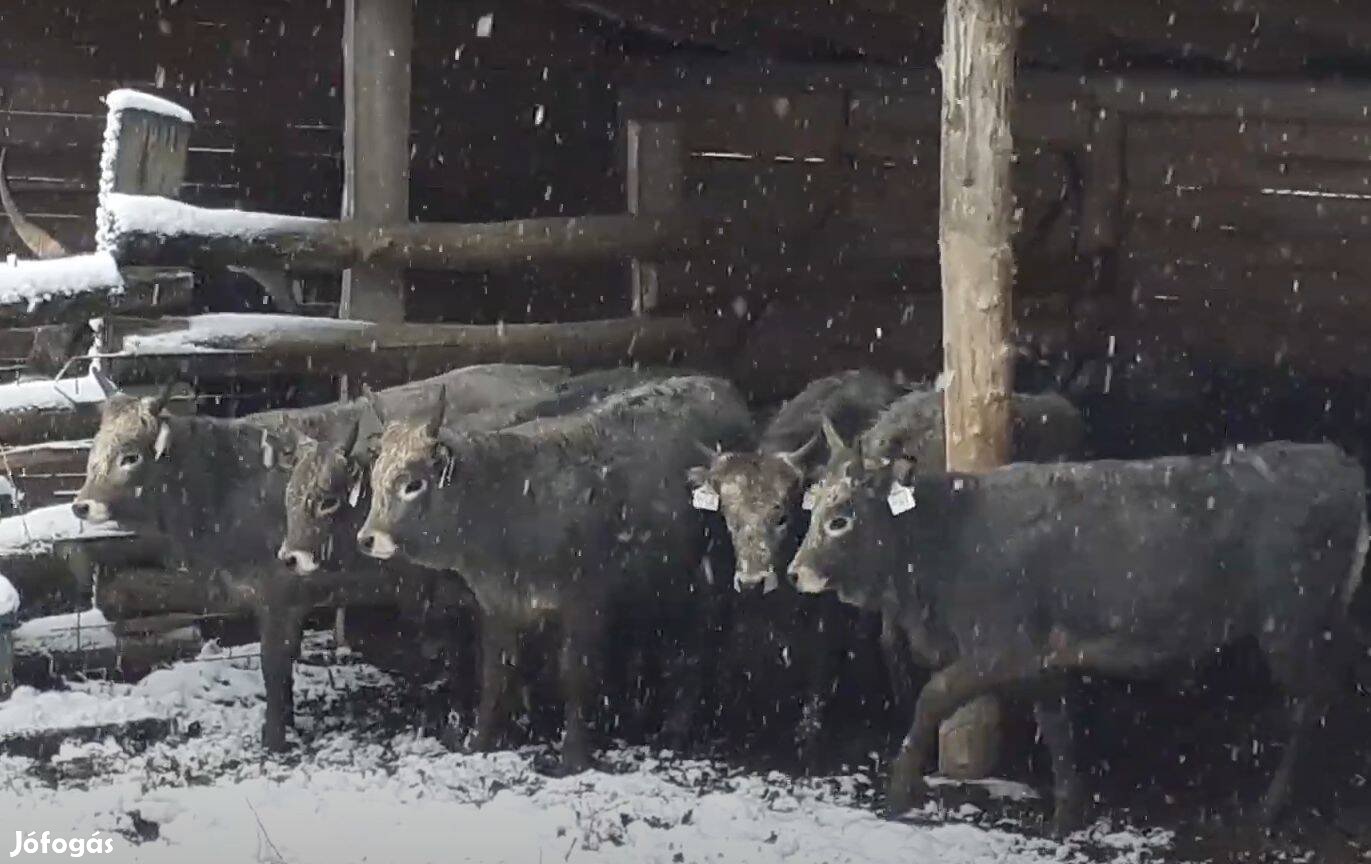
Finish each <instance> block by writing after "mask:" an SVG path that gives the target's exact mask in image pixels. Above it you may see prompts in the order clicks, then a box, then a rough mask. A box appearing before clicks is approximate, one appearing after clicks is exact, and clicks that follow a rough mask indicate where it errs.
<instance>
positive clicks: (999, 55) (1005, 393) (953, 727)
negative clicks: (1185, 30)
mask: <svg viewBox="0 0 1371 864" xmlns="http://www.w3.org/2000/svg"><path fill="white" fill-rule="evenodd" d="M1018 24H1019V21H1018V8H1017V2H1016V0H947V12H946V18H945V21H944V28H943V55H942V61H941V66H942V73H943V107H942V151H941V152H942V203H941V207H942V209H941V213H940V217H939V227H938V245H939V248H940V252H941V260H942V288H943V366H944V371H945V376H946V381H947V387H946V390H945V392H944V396H943V400H944V409H945V411H944V413H945V416H946V423H947V465H948V468H949V469H950V470H954V471H976V472H979V471H987V470H990V469H991V468H994V467H995V466H997V465H1003V464H1004V463H1005V462H1007V461H1008V460H1009V453H1010V394H1011V393H1012V391H1013V369H1014V367H1013V351H1012V347H1011V330H1010V328H1011V324H1012V320H1013V319H1012V312H1013V309H1012V307H1013V303H1012V288H1013V280H1014V254H1013V246H1012V245H1011V241H1012V238H1013V234H1014V229H1015V219H1014V194H1013V189H1012V186H1011V184H1010V168H1011V164H1012V160H1013V153H1014V140H1013V136H1012V134H1011V132H1010V125H1009V122H1010V106H1012V105H1013V104H1014V55H1015V48H1016V43H1017V40H1018ZM999 738H1000V735H999V708H998V705H997V704H996V703H995V701H994V700H993V699H983V700H978V701H977V702H973V703H972V704H970V705H968V706H966V707H965V708H964V709H963V710H962V711H960V712H958V713H957V714H956V715H955V716H953V717H951V718H950V719H948V721H947V722H946V723H944V724H943V728H942V732H941V735H940V746H939V763H940V767H941V769H942V771H943V773H945V774H950V775H953V776H960V777H978V776H984V775H985V774H987V773H989V772H990V771H991V770H993V768H994V765H995V759H996V757H997V755H998V750H999Z"/></svg>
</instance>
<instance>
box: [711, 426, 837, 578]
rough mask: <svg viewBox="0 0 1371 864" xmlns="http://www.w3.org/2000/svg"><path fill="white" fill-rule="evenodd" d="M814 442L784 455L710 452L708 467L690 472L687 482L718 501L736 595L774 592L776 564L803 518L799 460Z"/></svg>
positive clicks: (802, 474)
mask: <svg viewBox="0 0 1371 864" xmlns="http://www.w3.org/2000/svg"><path fill="white" fill-rule="evenodd" d="M817 443H818V436H815V437H814V438H813V439H811V440H810V441H809V442H808V443H807V444H805V445H804V446H802V447H800V448H799V449H798V450H795V451H792V452H789V453H713V452H710V453H709V464H708V465H704V466H700V467H696V468H692V469H690V472H689V476H688V480H689V482H690V484H691V486H692V487H693V488H694V490H695V494H696V495H697V496H698V495H699V493H700V492H701V491H704V492H705V493H706V494H707V495H709V496H713V497H717V500H718V507H719V510H720V512H721V513H722V514H723V517H724V522H725V523H726V524H727V525H728V533H729V534H730V535H731V536H732V538H733V551H734V555H735V557H736V558H737V562H738V564H737V571H736V572H735V573H734V574H733V587H734V588H735V589H737V590H739V591H742V590H745V589H748V588H753V587H755V586H757V585H762V586H763V590H764V591H771V590H773V589H775V588H776V585H777V582H778V577H777V575H776V568H777V565H778V564H780V565H782V566H783V565H784V564H785V562H783V561H778V559H779V558H780V557H781V556H782V555H783V554H784V552H785V549H784V547H785V546H786V543H787V541H788V540H789V539H790V538H791V537H792V536H793V534H792V532H793V531H795V528H796V526H795V525H794V524H793V523H792V520H795V519H799V518H800V517H801V516H802V511H801V510H800V506H799V505H800V498H801V495H802V493H803V489H804V481H805V469H804V458H805V456H806V455H807V454H808V453H809V452H810V451H811V450H813V448H814V446H815V445H816V444H817Z"/></svg>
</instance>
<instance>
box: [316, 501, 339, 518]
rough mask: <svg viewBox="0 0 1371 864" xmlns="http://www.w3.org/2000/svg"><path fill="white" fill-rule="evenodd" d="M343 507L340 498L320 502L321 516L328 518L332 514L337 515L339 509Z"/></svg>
mask: <svg viewBox="0 0 1371 864" xmlns="http://www.w3.org/2000/svg"><path fill="white" fill-rule="evenodd" d="M342 505H343V502H342V500H340V499H338V498H332V497H329V498H325V499H324V500H322V501H320V502H319V515H320V516H328V515H329V514H331V513H335V512H337V510H338V508H339V507H341V506H342Z"/></svg>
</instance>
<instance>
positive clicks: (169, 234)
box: [109, 195, 728, 323]
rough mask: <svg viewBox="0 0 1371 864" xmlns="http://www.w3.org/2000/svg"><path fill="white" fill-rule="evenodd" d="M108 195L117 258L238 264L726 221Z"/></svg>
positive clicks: (543, 256)
mask: <svg viewBox="0 0 1371 864" xmlns="http://www.w3.org/2000/svg"><path fill="white" fill-rule="evenodd" d="M111 201H112V203H111V205H110V208H109V209H110V211H111V212H112V213H114V214H115V217H116V218H115V221H114V228H113V233H112V235H111V236H112V243H111V246H112V248H113V251H114V255H115V258H116V259H117V260H118V261H119V262H120V263H121V264H125V265H128V264H144V265H165V266H191V267H223V266H229V265H240V266H263V267H274V268H278V269H280V268H289V269H291V270H295V271H307V272H308V271H313V272H324V273H328V272H334V273H336V272H338V271H339V270H343V269H346V268H348V267H351V266H353V265H355V264H357V263H358V262H373V263H377V264H385V265H387V266H408V267H416V268H427V269H433V270H492V269H501V268H505V267H521V266H526V265H529V264H534V263H539V264H541V263H547V262H554V261H556V262H587V261H596V260H605V259H613V258H622V257H629V256H634V257H641V258H652V257H658V256H664V255H667V254H678V253H688V252H691V251H695V250H699V249H700V248H702V247H703V246H705V245H706V244H709V243H715V242H723V241H724V239H725V236H724V234H725V232H726V231H727V228H728V226H727V225H726V224H724V223H723V222H718V223H714V222H706V221H703V220H700V219H695V218H692V217H690V216H688V215H686V214H681V213H675V214H669V215H665V216H631V215H612V216H570V217H568V216H554V217H547V218H542V219H516V220H512V221H509V222H487V223H471V224H462V223H440V222H427V223H398V224H394V225H387V226H383V227H375V228H363V227H361V226H355V225H353V224H351V223H348V222H338V221H333V220H328V219H307V218H302V217H298V216H280V215H276V214H270V213H251V212H242V211H233V210H214V209H209V208H203V207H193V206H191V205H189V204H181V203H179V202H175V201H168V200H165V199H161V198H148V197H143V196H129V195H124V196H111ZM172 262H177V264H176V265H172ZM345 317H346V316H345ZM389 323H394V322H389Z"/></svg>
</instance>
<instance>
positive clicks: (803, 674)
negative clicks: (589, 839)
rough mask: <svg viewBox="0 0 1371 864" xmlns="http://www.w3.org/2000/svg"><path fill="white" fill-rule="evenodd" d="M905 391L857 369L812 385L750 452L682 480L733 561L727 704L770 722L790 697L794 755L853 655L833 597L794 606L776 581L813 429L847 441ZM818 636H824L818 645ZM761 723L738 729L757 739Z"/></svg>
mask: <svg viewBox="0 0 1371 864" xmlns="http://www.w3.org/2000/svg"><path fill="white" fill-rule="evenodd" d="M903 392H904V390H903V389H901V388H900V387H899V386H897V385H896V384H895V383H894V382H893V381H891V380H890V379H889V378H888V377H886V376H885V375H882V374H880V373H877V372H872V371H868V370H863V369H857V370H850V371H847V372H841V373H838V374H836V375H830V376H827V377H825V378H820V379H818V380H817V381H814V382H813V383H811V384H810V385H809V386H808V387H806V388H805V389H804V390H802V391H801V392H800V393H799V394H798V395H796V396H795V397H794V398H792V399H790V400H789V401H787V402H786V403H785V404H783V405H782V406H781V407H780V408H779V409H778V410H777V411H776V413H775V414H774V415H773V416H772V418H771V419H770V421H769V422H768V423H767V424H766V427H765V428H764V430H763V431H762V434H761V436H760V439H759V440H758V443H757V446H756V448H755V449H749V450H739V451H727V452H722V453H715V454H712V455H711V456H710V458H709V461H708V464H707V465H704V466H700V467H697V468H693V469H691V471H690V475H689V481H690V486H691V487H692V489H691V494H692V498H693V500H694V501H695V502H697V504H702V505H703V506H705V507H709V508H717V509H718V512H719V515H720V516H721V517H722V519H723V521H724V524H725V526H726V527H727V530H728V534H729V536H730V538H731V540H732V545H733V556H734V560H735V562H736V569H735V571H734V575H733V586H734V588H735V589H736V591H737V592H738V593H739V595H740V596H738V597H736V598H734V600H733V602H732V603H731V604H730V605H731V607H732V613H733V616H732V620H731V622H730V624H729V626H728V629H727V631H726V632H727V634H728V635H727V639H726V645H725V648H724V653H725V656H726V658H727V659H726V660H725V662H724V666H725V668H727V669H729V670H730V671H732V672H733V673H734V674H735V676H739V677H743V678H745V679H747V681H748V685H747V694H746V697H745V698H741V699H732V698H730V699H729V700H727V701H728V702H729V703H731V704H733V705H736V706H739V707H743V708H753V707H754V706H755V705H757V704H758V703H760V704H761V705H763V706H765V707H764V709H763V710H764V711H765V712H766V715H768V716H769V715H771V714H772V712H776V713H777V714H781V715H783V714H784V710H783V709H784V707H785V706H786V705H787V703H790V702H792V701H793V700H794V698H795V697H797V696H798V697H799V698H800V699H801V701H802V704H801V706H800V714H799V730H798V731H799V735H798V742H797V743H798V744H799V746H800V748H801V749H808V748H811V747H813V746H814V745H815V743H816V741H817V735H818V733H819V732H820V731H821V729H822V728H823V726H824V723H823V719H824V715H825V713H826V712H827V709H828V705H829V703H830V701H831V699H832V696H833V693H834V690H835V683H836V680H837V677H838V670H839V668H840V667H841V666H842V665H843V660H844V658H845V657H846V656H847V655H848V654H850V653H851V652H853V651H855V650H857V648H858V645H857V644H856V643H857V642H859V641H860V622H858V621H856V620H855V619H854V617H853V616H852V614H851V613H850V612H848V611H847V610H844V609H843V608H841V606H840V605H839V604H837V603H836V602H835V601H833V600H832V599H831V598H825V599H822V600H817V601H816V600H814V599H809V598H804V599H802V598H800V597H799V596H798V595H797V594H796V593H795V591H794V588H793V587H791V586H790V585H789V584H788V583H786V584H784V585H782V584H780V582H779V578H778V576H777V573H778V572H780V571H784V569H785V565H786V564H787V563H788V562H789V561H790V556H791V555H793V554H794V553H795V549H796V548H798V546H799V545H800V539H801V538H802V537H803V536H804V529H805V521H806V513H805V512H804V511H803V510H802V509H801V507H800V503H801V501H800V499H801V494H802V492H803V490H804V486H805V484H806V481H807V480H810V479H813V475H814V472H816V471H818V470H819V469H821V468H822V467H823V466H824V464H825V462H826V461H827V458H828V451H827V446H826V440H825V438H824V436H823V435H822V434H821V432H820V428H821V426H820V423H821V420H822V419H823V418H824V417H828V418H831V420H832V422H833V423H835V424H837V427H838V428H839V429H840V430H841V431H842V432H843V433H845V434H847V435H855V434H857V433H858V432H861V431H862V430H864V429H866V428H867V427H868V426H870V425H871V423H872V422H873V421H874V420H875V419H876V417H877V416H878V415H879V414H880V413H881V411H882V410H883V409H884V408H885V407H886V406H887V405H889V404H890V403H891V402H892V401H893V400H895V399H896V397H898V396H900V395H901V394H902V393H903ZM778 586H779V589H780V590H779V591H778V590H777V588H778ZM773 592H775V593H773ZM761 594H766V595H767V596H766V597H762V596H760V595H761ZM819 632H822V633H823V634H824V635H823V636H822V637H816V636H815V635H814V634H816V633H819ZM766 719H767V717H766V716H764V717H763V718H762V722H761V723H758V722H754V721H751V720H749V721H748V722H747V723H746V725H747V726H748V728H749V729H754V730H756V729H759V728H761V727H765V726H766V725H767V724H766V722H765V720H766ZM768 737H774V736H768Z"/></svg>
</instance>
